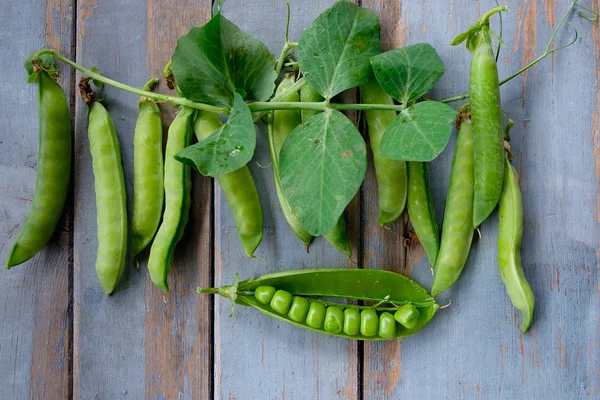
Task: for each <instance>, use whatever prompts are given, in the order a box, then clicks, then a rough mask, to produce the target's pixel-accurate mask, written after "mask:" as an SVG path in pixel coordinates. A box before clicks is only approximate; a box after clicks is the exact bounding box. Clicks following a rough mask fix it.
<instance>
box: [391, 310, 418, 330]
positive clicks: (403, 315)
mask: <svg viewBox="0 0 600 400" xmlns="http://www.w3.org/2000/svg"><path fill="white" fill-rule="evenodd" d="M419 314H420V313H419V310H417V307H415V306H414V305H412V304H406V305H404V306H402V307H400V309H399V310H398V311H396V313H395V314H394V318H395V319H396V321H398V322H399V323H400V325H402V326H404V327H406V328H408V329H412V328H414V327H415V326H416V325H417V322H418V321H419Z"/></svg>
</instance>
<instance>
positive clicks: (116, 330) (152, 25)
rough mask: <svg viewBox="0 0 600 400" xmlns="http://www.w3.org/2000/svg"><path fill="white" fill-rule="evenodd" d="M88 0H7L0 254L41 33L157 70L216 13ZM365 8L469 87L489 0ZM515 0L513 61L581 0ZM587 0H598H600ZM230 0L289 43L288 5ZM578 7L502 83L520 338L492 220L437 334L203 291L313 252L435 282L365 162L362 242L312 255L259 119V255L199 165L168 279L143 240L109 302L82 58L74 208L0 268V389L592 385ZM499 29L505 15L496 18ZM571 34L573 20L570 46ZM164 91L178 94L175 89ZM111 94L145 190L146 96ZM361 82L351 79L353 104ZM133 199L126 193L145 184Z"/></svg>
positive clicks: (284, 393)
mask: <svg viewBox="0 0 600 400" xmlns="http://www.w3.org/2000/svg"><path fill="white" fill-rule="evenodd" d="M333 2H334V0H311V1H300V0H294V1H291V8H292V22H291V26H290V28H291V39H292V40H298V39H299V38H300V34H301V32H302V31H303V30H304V29H305V28H306V27H307V26H308V25H309V23H310V22H311V21H312V20H313V19H314V18H315V17H316V16H317V15H318V14H319V13H320V12H322V11H323V10H324V9H325V8H327V7H329V6H330V5H331V4H333ZM74 4H75V3H73V2H72V1H67V0H52V1H48V2H35V4H24V3H23V4H21V3H17V2H16V1H15V0H9V2H8V5H3V6H2V14H0V21H1V22H2V24H3V26H4V27H6V29H5V31H4V36H3V37H2V40H0V54H2V56H0V68H2V71H4V75H3V78H2V85H0V117H1V118H0V168H1V169H0V174H1V175H2V177H3V180H2V188H3V189H4V190H0V205H2V213H1V214H0V215H1V217H0V226H1V228H2V229H1V230H0V235H1V236H2V243H3V245H2V247H0V256H1V257H0V258H1V259H2V260H5V259H6V256H7V254H8V251H9V249H10V246H11V245H12V241H13V240H14V238H15V237H16V235H17V233H18V231H19V229H20V227H21V225H22V223H23V221H24V219H25V216H26V213H27V210H28V208H29V204H30V200H31V196H32V195H33V189H34V184H35V168H36V159H37V150H36V147H37V137H38V136H37V130H38V127H37V117H36V115H37V107H35V98H36V88H35V87H34V85H26V84H25V82H24V81H25V73H24V72H23V70H22V69H21V68H22V60H23V59H24V58H25V57H26V56H27V55H28V54H30V53H31V52H34V51H36V50H38V49H39V48H41V47H43V46H45V45H48V46H52V47H54V48H57V49H60V50H61V51H62V52H63V54H66V55H70V56H71V57H75V56H76V58H77V61H78V62H80V63H82V64H83V65H85V66H88V67H91V66H98V67H99V68H100V70H101V71H102V72H103V73H104V74H106V75H107V76H109V77H111V78H116V79H117V80H119V81H122V82H125V83H128V84H132V85H136V86H141V85H143V83H144V82H145V81H146V80H147V79H148V78H149V77H150V76H151V75H154V76H156V75H159V74H160V71H161V69H162V67H163V65H164V63H165V62H166V61H167V60H168V58H169V56H170V54H171V52H172V50H173V48H174V45H175V41H176V39H177V37H178V36H180V35H181V34H183V33H185V32H186V31H187V29H188V28H189V27H190V26H192V25H200V24H202V23H204V22H205V21H206V20H207V19H208V18H209V17H210V12H211V2H210V1H209V0H192V1H186V2H177V1H169V2H159V1H156V0H130V1H128V2H119V1H116V0H106V1H102V2H100V1H95V0H82V1H78V2H77V3H76V4H77V5H76V9H74V7H75V5H74ZM361 4H362V5H363V6H364V7H368V8H370V9H372V10H373V11H375V12H376V13H377V14H378V15H379V16H380V22H381V32H382V45H383V47H384V49H390V48H395V47H400V46H403V45H409V44H414V43H419V42H429V43H431V44H432V45H433V46H434V47H435V48H436V49H437V51H438V52H439V54H440V56H441V58H442V60H443V61H444V63H445V65H446V67H447V72H446V74H445V75H444V77H442V79H441V80H440V82H439V83H438V84H437V85H436V88H435V89H434V90H433V92H432V93H431V97H432V98H438V99H439V98H444V97H448V96H453V95H456V94H459V93H462V92H465V91H466V90H467V89H468V70H469V60H470V57H469V54H468V52H467V50H466V49H465V48H464V47H462V46H460V47H457V48H452V47H450V46H449V44H448V43H449V42H450V40H451V39H452V38H453V37H454V36H455V35H456V34H458V33H459V32H461V31H463V30H464V29H466V28H467V27H468V26H469V25H470V24H472V23H473V22H475V21H476V19H477V17H478V15H479V14H480V13H482V12H485V11H486V10H488V9H490V8H492V7H494V6H495V1H494V0H480V1H478V2H474V1H473V0H451V1H449V2H445V3H444V2H438V1H433V0H425V1H422V2H412V1H407V0H405V1H397V0H362V2H361ZM507 4H508V6H509V8H510V9H511V10H512V12H511V13H507V14H504V34H503V37H504V40H505V41H506V44H507V47H505V48H503V49H502V54H501V56H500V61H499V64H498V66H499V71H500V76H501V77H504V76H508V75H509V74H510V73H512V72H513V71H515V70H517V69H518V68H520V67H521V66H523V65H526V64H527V63H528V62H529V61H531V60H532V59H533V58H534V57H535V56H537V55H538V54H540V52H542V51H543V49H544V47H545V44H546V42H547V40H548V39H549V37H550V34H551V30H552V28H553V26H554V25H555V24H556V23H557V21H558V20H559V19H560V17H561V16H562V14H563V12H564V10H565V8H566V7H567V4H566V3H565V2H552V1H548V0H536V1H534V0H509V1H507ZM591 7H592V8H595V9H600V0H592V1H591ZM223 13H224V15H225V16H226V17H228V18H230V19H231V20H232V21H233V22H235V23H236V24H238V25H239V26H240V27H241V28H242V29H243V30H245V31H246V32H248V33H250V34H252V35H254V36H255V37H257V38H259V39H260V40H262V41H264V42H265V44H267V46H268V47H269V49H270V50H271V52H273V53H275V54H279V51H280V49H281V46H282V44H283V43H282V40H283V29H284V22H285V21H284V16H285V2H284V1H282V0H255V1H253V2H249V1H244V0H228V1H227V2H226V5H225V7H224V10H223ZM569 20H570V21H572V22H573V24H574V25H575V27H577V28H578V29H579V33H580V35H579V40H578V42H577V43H576V44H575V45H574V46H573V47H571V48H569V49H567V50H563V51H561V52H559V53H556V54H555V55H554V56H553V57H550V58H548V59H547V60H544V61H543V62H541V63H540V64H538V65H537V66H536V67H535V68H534V69H532V70H531V71H529V72H528V73H527V74H526V75H523V76H522V77H520V78H518V79H514V80H512V81H511V82H509V83H507V84H506V85H504V86H503V87H502V90H501V94H502V105H503V109H504V110H505V111H506V113H507V114H508V115H509V116H510V117H511V118H512V119H513V120H514V121H515V127H514V128H513V130H512V131H511V137H512V140H511V144H512V147H513V152H514V154H515V159H514V160H513V164H514V165H515V166H516V167H517V169H518V171H519V173H520V178H521V187H522V191H523V199H524V215H525V220H524V223H525V225H524V226H525V233H524V237H523V266H524V269H525V274H526V276H527V277H528V279H529V280H530V282H531V284H532V288H533V291H534V294H535V295H536V300H537V304H536V315H535V318H534V322H533V325H532V329H531V330H530V332H529V333H528V334H526V335H521V334H519V331H518V326H519V325H520V316H519V315H518V313H516V312H515V310H514V308H513V307H512V305H511V304H510V301H509V299H508V297H507V295H506V292H505V289H504V287H503V285H502V283H501V281H500V279H499V274H498V268H497V264H496V235H497V233H496V231H497V217H496V216H495V215H494V216H492V218H491V219H490V220H489V221H488V222H486V223H485V224H484V225H483V227H482V229H481V234H482V237H481V239H478V238H476V240H475V241H474V244H473V249H472V253H471V256H470V258H469V261H468V264H467V266H466V268H465V271H464V273H463V276H462V277H461V279H460V280H459V281H458V283H457V284H456V285H455V286H454V287H453V288H452V289H450V290H449V291H448V292H447V293H444V294H443V295H441V296H440V298H439V299H438V301H439V302H440V303H442V304H445V303H449V302H450V301H452V303H451V305H450V306H449V307H448V308H447V309H445V310H441V311H440V312H439V315H438V316H436V318H435V319H434V320H433V321H432V322H431V324H430V325H429V326H428V327H427V328H426V329H425V330H424V331H422V332H421V333H419V334H418V335H416V336H414V337H410V338H407V339H404V340H402V341H395V342H386V343H367V344H362V343H357V342H354V341H348V340H342V339H337V338H332V337H328V336H325V335H318V334H315V333H312V332H307V331H304V330H301V329H298V328H295V327H293V326H290V325H287V324H284V323H280V322H278V321H275V320H272V319H269V318H267V317H265V316H263V315H261V314H260V313H258V312H257V311H255V310H252V309H249V308H243V307H238V308H237V309H236V311H235V313H234V315H233V317H232V318H229V311H230V308H229V304H228V301H226V300H225V301H224V300H222V299H214V300H213V299H212V298H211V297H209V296H198V295H196V293H195V287H196V286H208V285H211V284H213V279H214V284H216V285H221V284H228V283H230V282H231V281H232V280H233V278H234V275H235V273H236V272H240V277H241V278H246V277H247V276H250V275H252V276H254V277H256V276H260V275H262V274H263V273H266V272H271V271H279V270H286V269H296V268H311V267H322V268H323V267H336V268H355V267H360V268H386V269H392V270H395V271H397V272H400V273H404V274H410V275H411V277H412V278H413V279H415V280H417V281H418V282H420V283H421V284H423V285H424V286H425V287H430V284H431V281H432V277H431V273H430V270H429V264H428V262H427V259H426V257H425V256H424V254H423V251H422V249H421V247H420V245H419V244H413V245H411V246H409V247H404V243H403V242H404V241H403V239H404V236H405V235H406V233H405V232H408V229H409V226H408V221H407V218H406V215H405V216H404V217H403V218H402V220H400V221H399V222H397V223H396V224H394V225H393V226H392V227H391V229H389V230H388V229H382V228H379V227H378V226H377V201H378V199H377V185H376V182H375V177H374V173H373V168H372V161H371V160H370V166H369V170H368V172H367V178H366V180H365V183H364V184H363V186H362V188H361V191H360V193H359V195H358V196H357V197H356V198H355V199H354V200H353V202H352V203H351V205H350V206H349V208H348V210H347V213H346V216H347V222H348V225H349V231H350V236H351V241H352V245H353V250H354V257H353V259H352V260H348V259H346V258H345V257H344V256H343V255H341V254H338V253H337V252H336V251H335V250H333V249H332V248H331V247H330V245H329V244H328V243H327V242H326V241H324V240H323V239H322V238H318V239H316V240H315V241H314V242H313V244H312V245H311V247H310V249H309V252H308V253H306V252H305V251H304V249H303V246H302V244H301V242H300V241H299V240H298V239H296V238H295V236H294V235H293V233H292V232H291V230H290V229H289V228H288V226H287V224H286V222H285V219H284V218H283V215H282V214H281V210H280V208H279V204H278V201H277V198H276V195H275V190H274V186H273V177H272V173H273V171H272V168H271V167H270V166H269V156H268V151H267V146H266V131H265V129H264V127H260V126H259V128H258V131H257V138H258V141H257V153H256V156H255V158H254V159H253V160H252V161H251V163H250V168H251V171H252V174H253V176H254V177H255V179H256V182H257V187H258V191H259V194H260V196H261V201H262V206H263V212H264V220H265V235H264V238H263V243H262V244H261V246H260V247H259V248H258V251H257V253H256V255H257V258H256V259H252V260H249V259H247V258H246V257H245V255H244V253H243V251H242V249H241V246H240V244H239V239H238V237H237V232H236V228H235V222H234V220H233V217H232V215H231V211H230V210H229V206H228V204H227V203H226V201H225V198H224V197H223V196H222V193H221V191H220V188H219V187H218V184H216V185H215V186H216V187H215V188H214V190H213V185H214V184H213V183H212V182H211V180H208V179H205V178H201V177H199V176H198V175H197V174H196V175H195V177H194V189H193V198H194V201H193V206H192V215H191V219H190V223H189V226H188V229H187V230H186V238H185V239H184V240H183V241H182V243H181V244H180V245H179V246H178V250H177V257H176V259H175V261H174V267H173V274H172V279H171V281H170V285H171V293H170V294H169V296H165V297H163V295H162V294H161V293H160V292H159V291H157V290H156V289H155V288H154V287H153V286H152V285H151V283H150V280H149V279H148V276H147V271H146V258H147V252H146V253H145V254H143V255H142V256H141V257H140V260H139V261H140V265H139V268H135V264H134V263H133V261H131V262H130V265H129V268H128V271H127V274H126V275H127V276H126V277H125V278H124V280H123V282H122V284H121V286H120V287H119V290H118V291H117V292H116V293H115V294H114V295H113V296H112V297H110V298H107V297H105V296H104V294H103V293H102V290H101V288H100V286H99V284H98V281H97V277H96V273H95V271H94V261H95V253H96V234H95V231H96V223H95V215H96V213H95V197H94V190H93V176H92V171H91V159H90V155H89V149H88V147H89V143H88V141H87V122H86V118H85V107H84V106H83V104H82V102H81V101H80V100H79V96H76V97H75V96H74V92H73V88H74V85H73V84H74V82H75V78H76V77H75V75H74V74H72V73H70V70H69V69H67V68H65V67H62V68H61V75H62V77H61V84H62V85H63V87H65V88H66V90H67V91H68V92H69V93H70V95H71V100H72V103H73V104H76V107H75V109H74V112H75V123H74V129H75V133H74V137H75V151H74V153H75V172H74V193H73V195H72V198H73V199H74V201H73V200H72V202H73V208H72V212H71V214H69V212H67V213H66V214H65V217H64V218H63V222H62V227H61V229H60V230H59V231H58V232H57V234H56V235H55V238H53V240H52V243H51V244H50V246H49V247H48V248H47V249H46V250H44V251H43V252H42V253H41V254H40V255H38V256H36V257H35V258H34V259H33V260H31V261H29V262H28V263H26V264H25V265H23V266H20V267H16V268H14V269H12V270H11V271H8V272H6V271H5V272H4V273H1V274H0V284H1V285H3V287H4V290H3V291H2V292H0V302H1V304H2V313H1V314H0V360H2V363H0V374H1V375H2V376H3V377H4V379H3V380H1V383H0V398H2V399H4V398H10V399H12V398H14V399H21V398H34V397H35V398H44V397H45V398H70V397H73V398H80V399H89V398H106V399H113V398H135V399H138V398H149V399H174V398H181V399H198V398H201V399H204V398H211V397H212V398H216V399H225V398H232V399H233V398H235V399H263V398H282V399H283V398H287V399H299V398H324V399H334V398H342V399H388V398H394V399H395V398H424V399H433V400H435V399H467V398H468V399H473V398H484V399H496V398H498V399H500V398H510V399H521V398H532V399H553V398H556V399H572V398H584V399H585V398H589V399H595V398H599V397H600V351H599V347H598V346H599V343H600V331H599V329H598V326H600V316H599V313H598V310H599V309H600V281H599V280H598V277H599V275H600V274H599V270H600V267H599V264H598V259H599V258H600V239H599V236H598V232H599V228H600V117H598V115H597V114H598V112H597V111H598V109H599V108H600V94H599V91H598V85H600V28H599V25H598V23H597V22H596V23H593V24H592V23H590V22H589V21H587V20H585V19H582V18H580V17H578V16H577V15H575V14H573V15H571V16H570V18H569ZM74 21H76V28H77V29H76V30H75V29H74ZM492 26H493V28H494V29H496V30H497V29H498V24H497V19H494V21H493V23H492ZM572 35H573V33H572V31H570V30H569V29H565V30H563V31H561V32H560V33H559V35H558V37H557V39H558V43H566V42H567V41H568V40H569V39H570V38H572ZM75 46H76V52H75ZM78 77H79V75H77V78H78ZM158 90H160V91H163V92H166V91H167V89H166V88H165V87H164V85H161V86H160V87H159V88H158ZM104 93H106V95H107V100H106V105H107V108H108V110H109V112H110V113H111V115H112V117H113V120H114V122H115V125H116V128H117V132H118V134H119V138H120V141H121V146H122V149H121V151H122V156H123V166H124V171H125V179H126V182H127V194H128V198H129V199H131V198H132V187H133V186H132V175H133V174H132V171H133V169H132V163H133V157H132V150H133V146H132V135H133V128H134V126H135V121H136V118H137V106H136V100H137V98H136V97H135V96H132V95H129V94H127V93H124V92H121V91H118V90H116V89H113V88H110V87H108V88H106V89H105V90H104ZM355 96H356V93H355V92H354V93H350V94H348V95H347V97H346V101H355V100H354V98H355ZM16 106H18V107H19V112H15V107H16ZM161 110H162V111H163V115H164V117H165V129H166V126H167V125H168V123H169V122H170V120H171V118H172V116H173V109H172V108H171V107H169V106H166V105H165V106H163V105H161ZM351 117H352V118H354V119H356V115H353V116H351ZM363 128H364V127H363ZM363 132H364V133H365V134H366V131H364V129H363ZM365 137H366V135H365ZM453 149H454V137H453V138H452V139H451V140H450V144H449V146H448V149H447V150H446V151H444V152H443V153H442V154H441V155H440V157H438V158H437V159H436V160H435V161H434V162H432V163H431V165H430V170H431V186H432V195H433V198H434V205H435V210H436V214H437V218H438V221H439V222H440V223H442V219H443V212H444V206H445V196H446V190H447V186H448V177H449V172H450V164H451V158H452V152H453ZM261 166H262V167H261ZM265 166H266V167H265ZM128 206H129V209H130V210H131V201H129V202H128ZM213 267H214V270H213ZM213 271H214V276H213ZM71 280H72V282H71ZM213 302H214V303H213ZM71 306H72V308H71ZM213 330H214V334H213ZM213 336H214V337H213ZM71 354H73V356H72V359H71ZM71 362H72V370H71Z"/></svg>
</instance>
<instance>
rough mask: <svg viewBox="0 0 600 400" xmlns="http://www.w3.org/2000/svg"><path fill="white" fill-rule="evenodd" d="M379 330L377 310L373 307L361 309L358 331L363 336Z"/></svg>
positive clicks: (375, 333)
mask: <svg viewBox="0 0 600 400" xmlns="http://www.w3.org/2000/svg"><path fill="white" fill-rule="evenodd" d="M378 330H379V321H378V318H377V312H376V311H375V310H373V309H367V310H362V312H361V313H360V333H361V335H363V336H367V337H370V336H375V335H377V331H378Z"/></svg>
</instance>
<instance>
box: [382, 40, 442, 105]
mask: <svg viewBox="0 0 600 400" xmlns="http://www.w3.org/2000/svg"><path fill="white" fill-rule="evenodd" d="M371 65H372V66H373V72H375V78H377V82H379V85H381V87H382V89H383V90H385V91H386V92H387V93H388V94H389V95H390V96H392V97H393V98H394V99H396V100H398V101H399V102H400V103H402V104H406V103H408V102H409V101H411V100H416V99H417V98H419V97H421V96H423V95H424V94H425V93H427V92H428V91H429V90H431V88H432V87H433V85H435V83H436V82H437V81H438V80H439V79H440V78H441V77H442V75H444V72H446V68H445V67H444V63H443V62H442V59H441V58H440V56H438V54H437V52H436V51H435V49H434V48H433V47H431V45H430V44H428V43H418V44H414V45H412V46H406V47H402V48H400V49H394V50H390V51H386V52H385V53H381V54H379V55H376V56H374V57H371Z"/></svg>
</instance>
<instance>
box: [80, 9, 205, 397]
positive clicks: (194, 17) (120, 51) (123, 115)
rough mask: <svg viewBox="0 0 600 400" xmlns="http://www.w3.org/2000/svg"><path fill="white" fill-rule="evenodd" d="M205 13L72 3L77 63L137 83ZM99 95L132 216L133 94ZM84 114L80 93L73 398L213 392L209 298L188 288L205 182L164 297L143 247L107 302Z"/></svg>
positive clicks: (156, 72) (201, 251) (200, 280)
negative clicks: (99, 269) (98, 268)
mask: <svg viewBox="0 0 600 400" xmlns="http://www.w3.org/2000/svg"><path fill="white" fill-rule="evenodd" d="M209 12H210V4H209V2H208V1H198V2H191V3H189V4H182V5H173V7H172V8H164V4H163V3H162V2H158V3H155V2H152V1H148V2H146V1H142V0H139V1H130V2H126V3H122V2H118V1H117V2H101V3H94V2H91V1H89V2H79V10H78V31H77V38H78V45H77V61H78V62H79V63H81V64H82V65H85V66H88V67H91V66H98V67H99V69H100V71H101V72H102V73H103V74H105V75H106V76H109V77H113V78H115V79H117V80H119V81H122V82H126V83H127V84H130V85H132V86H136V87H141V86H143V84H144V83H145V82H146V81H147V80H148V79H149V77H150V76H151V75H152V76H160V72H161V71H162V68H163V67H164V65H165V64H166V62H167V61H168V59H169V57H170V52H171V50H172V49H173V48H174V45H175V42H176V39H177V37H178V36H179V35H181V34H183V33H185V32H187V30H188V29H189V27H190V26H192V25H193V24H202V23H204V22H205V21H206V20H207V17H208V16H209ZM182 16H185V17H182ZM78 78H79V74H78ZM160 89H161V90H163V91H164V90H167V89H166V88H165V87H161V88H160ZM104 93H105V94H106V96H107V97H106V101H105V104H106V106H107V109H108V111H109V113H110V115H111V117H112V119H113V121H114V124H115V128H116V131H117V134H118V136H119V140H120V143H121V155H122V162H123V169H124V172H125V180H126V184H127V197H128V202H127V203H128V209H129V210H130V211H131V209H132V208H131V206H132V195H133V190H132V189H133V185H132V184H133V144H132V140H133V133H134V127H135V123H136V119H137V115H138V107H137V100H138V98H137V97H136V96H133V95H131V94H128V93H125V92H122V91H120V90H117V89H115V88H112V87H105V89H104ZM163 111H164V112H163V116H164V117H165V118H166V119H167V121H170V119H171V118H172V114H173V113H172V108H171V107H169V106H167V107H164V110H163ZM85 113H86V108H85V105H84V104H83V102H82V101H81V99H80V98H79V96H77V114H76V125H75V127H76V130H75V132H76V160H75V198H76V199H77V200H76V202H75V204H76V206H75V245H74V254H75V267H74V269H75V275H74V281H75V283H74V287H75V288H74V318H75V334H74V346H73V351H74V367H73V375H74V388H73V392H74V396H75V397H78V398H81V399H88V398H95V397H100V398H107V399H116V398H134V399H141V398H151V399H171V398H180V399H193V398H202V397H205V396H206V395H207V394H208V393H209V392H210V390H211V388H210V386H211V385H210V383H211V382H210V379H208V377H209V376H210V372H209V368H210V350H211V342H210V331H211V329H210V320H209V318H208V314H209V306H210V301H209V299H204V300H202V299H200V298H199V297H198V295H197V294H196V293H195V288H196V287H197V286H200V285H208V283H209V282H210V279H209V274H210V270H211V268H210V259H211V254H210V251H211V249H210V246H209V245H210V227H209V224H208V223H207V221H208V220H209V218H208V217H209V216H210V214H211V211H210V210H211V205H210V182H209V181H208V180H202V181H200V180H198V179H194V184H195V187H194V193H193V194H194V204H193V206H192V211H191V217H190V223H189V226H188V227H187V229H186V233H187V234H186V239H185V240H182V241H181V243H180V244H179V245H178V247H177V256H176V257H175V258H174V260H173V267H172V273H171V275H172V279H170V285H171V291H170V293H169V295H167V296H163V294H162V292H160V291H159V290H158V289H156V288H155V287H154V286H153V285H152V283H151V281H150V279H149V277H148V272H147V265H146V264H147V263H146V261H147V255H148V250H147V251H145V252H144V253H142V255H141V256H140V259H139V262H140V265H139V268H137V269H136V268H135V267H134V263H133V261H132V260H130V263H129V268H128V269H127V271H126V273H125V277H124V279H123V280H122V284H121V286H120V287H119V289H118V290H117V291H116V292H115V293H114V294H113V295H112V296H111V297H106V296H105V295H104V294H103V293H102V291H101V290H100V287H99V286H98V279H97V276H96V272H95V269H94V264H95V257H96V247H97V242H96V210H95V194H94V190H93V182H94V179H93V174H92V171H91V157H90V152H89V142H88V139H87V119H86V118H85Z"/></svg>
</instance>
